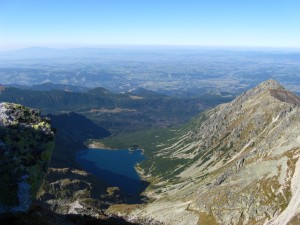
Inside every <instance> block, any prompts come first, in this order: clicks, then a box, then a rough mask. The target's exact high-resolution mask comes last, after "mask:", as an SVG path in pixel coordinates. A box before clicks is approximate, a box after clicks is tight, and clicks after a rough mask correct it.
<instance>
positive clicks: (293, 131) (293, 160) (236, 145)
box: [109, 80, 300, 225]
mask: <svg viewBox="0 0 300 225" xmlns="http://www.w3.org/2000/svg"><path fill="white" fill-rule="evenodd" d="M165 132H167V133H168V136H170V137H171V138H169V139H168V140H165V141H163V142H161V143H157V144H156V147H155V148H151V149H149V148H145V154H146V155H147V156H148V159H147V160H146V161H144V162H143V163H142V164H141V165H140V168H139V169H140V172H141V174H143V176H144V178H145V179H149V180H150V181H151V185H150V186H149V187H148V189H147V190H146V195H147V196H149V197H150V198H153V202H151V203H149V204H146V205H144V206H142V207H139V208H136V209H134V210H132V208H131V210H130V211H128V210H127V209H126V206H123V207H124V208H125V210H124V208H123V211H122V210H120V206H118V207H117V206H112V207H111V208H110V209H109V212H110V213H111V214H118V215H123V216H124V217H126V218H130V219H131V220H132V221H148V222H149V223H151V222H150V221H152V223H154V221H155V222H156V223H165V224H228V225H229V224H272V225H275V224H278V225H282V224H299V222H300V220H299V215H300V214H299V213H300V198H299V196H300V159H299V156H300V135H299V134H300V97H298V96H296V95H294V94H292V93H291V92H289V91H287V90H286V89H284V88H283V87H282V86H281V85H280V84H279V83H277V82H276V81H274V80H268V81H265V82H263V83H261V84H260V85H258V86H257V87H255V88H253V89H251V90H249V91H247V92H245V93H244V94H242V95H240V96H239V97H237V98H236V99H235V100H234V101H232V102H230V103H226V104H221V105H219V106H218V107H216V108H214V109H211V110H208V111H206V112H203V113H201V114H200V115H199V116H197V117H196V118H194V119H192V120H191V121H190V122H189V123H188V124H187V125H185V126H183V127H182V128H181V129H177V130H175V129H170V130H169V131H165ZM145 138H147V137H145Z"/></svg>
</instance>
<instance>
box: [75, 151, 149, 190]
mask: <svg viewBox="0 0 300 225" xmlns="http://www.w3.org/2000/svg"><path fill="white" fill-rule="evenodd" d="M95 150H96V151H95ZM98 150H99V151H98ZM143 160H145V157H144V154H143V151H142V150H140V149H136V150H129V149H115V150H113V151H111V150H110V149H103V148H102V149H96V148H90V149H83V150H81V151H79V152H78V153H77V156H76V161H77V162H78V163H79V164H80V165H81V166H82V167H83V168H84V170H85V171H87V172H88V173H91V174H93V175H95V176H96V177H98V178H99V179H101V180H103V181H105V182H106V183H107V184H109V185H110V186H112V187H119V188H120V189H121V190H122V191H123V192H124V193H128V194H140V193H141V192H143V191H144V190H145V188H146V186H144V183H145V182H146V181H145V180H144V176H142V174H141V173H140V172H141V171H140V170H139V169H138V167H139V166H138V165H139V163H140V162H142V161H143Z"/></svg>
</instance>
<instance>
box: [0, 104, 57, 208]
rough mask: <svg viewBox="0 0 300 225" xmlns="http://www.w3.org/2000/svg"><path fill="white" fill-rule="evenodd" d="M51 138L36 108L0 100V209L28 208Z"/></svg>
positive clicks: (41, 176)
mask: <svg viewBox="0 0 300 225" xmlns="http://www.w3.org/2000/svg"><path fill="white" fill-rule="evenodd" d="M53 138H54V134H53V132H52V129H51V126H50V123H49V120H48V119H47V118H44V117H41V115H40V112H39V111H37V110H33V109H29V108H27V107H24V106H21V105H17V104H12V103H0V184H1V187H0V213H3V212H19V211H26V210H28V209H29V207H30V205H31V202H32V200H33V199H35V196H36V194H37V192H38V190H39V187H40V186H41V184H42V182H43V179H44V175H45V173H46V172H47V168H48V163H49V160H50V157H51V153H52V149H53V146H54V142H53Z"/></svg>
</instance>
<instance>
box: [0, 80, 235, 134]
mask: <svg viewBox="0 0 300 225" xmlns="http://www.w3.org/2000/svg"><path fill="white" fill-rule="evenodd" d="M229 100H230V98H228V97H223V96H210V98H209V100H207V99H206V97H205V96H203V97H201V98H177V97H170V96H166V95H163V94H159V93H156V92H152V91H147V90H144V89H137V90H135V91H132V92H127V93H113V92H110V91H108V90H106V89H104V88H101V87H98V88H94V89H84V88H80V87H77V88H76V87H74V86H70V85H69V86H68V85H56V87H55V85H54V84H49V83H46V84H44V85H39V86H33V87H31V88H29V87H26V88H25V87H22V88H21V87H20V88H15V87H1V89H0V101H5V102H14V103H18V104H22V105H25V106H28V107H31V108H36V109H39V110H41V111H42V112H43V113H44V114H47V113H52V114H60V113H66V112H76V113H80V114H82V115H84V116H85V117H87V118H89V119H91V120H93V121H94V122H95V123H97V124H98V125H99V126H102V127H103V128H105V129H108V130H110V131H111V132H112V133H120V132H128V131H139V130H145V129H149V128H159V127H166V126H171V125H175V124H178V123H183V122H185V121H187V120H189V119H190V118H192V117H193V116H195V115H197V114H198V113H199V112H201V111H203V110H205V109H207V108H209V107H212V106H215V105H217V104H219V103H223V102H227V101H229Z"/></svg>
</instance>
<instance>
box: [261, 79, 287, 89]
mask: <svg viewBox="0 0 300 225" xmlns="http://www.w3.org/2000/svg"><path fill="white" fill-rule="evenodd" d="M278 88H279V89H284V87H283V86H282V85H281V84H280V83H278V81H276V80H273V79H270V80H266V81H264V82H262V83H260V84H259V85H258V86H257V87H255V89H261V90H270V89H278Z"/></svg>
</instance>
